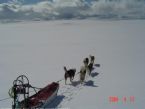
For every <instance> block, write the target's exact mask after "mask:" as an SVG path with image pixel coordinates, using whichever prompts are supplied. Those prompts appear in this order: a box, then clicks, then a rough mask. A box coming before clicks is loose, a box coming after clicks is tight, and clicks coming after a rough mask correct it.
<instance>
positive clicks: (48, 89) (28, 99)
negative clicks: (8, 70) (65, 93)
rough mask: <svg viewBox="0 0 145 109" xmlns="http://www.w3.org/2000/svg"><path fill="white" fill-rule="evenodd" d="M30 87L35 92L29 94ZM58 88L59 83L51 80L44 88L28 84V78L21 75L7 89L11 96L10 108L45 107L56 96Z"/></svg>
mask: <svg viewBox="0 0 145 109" xmlns="http://www.w3.org/2000/svg"><path fill="white" fill-rule="evenodd" d="M32 89H33V90H34V91H35V94H33V95H31V96H30V90H32ZM58 89H59V84H58V83H56V82H52V83H51V84H48V85H47V86H45V87H44V88H36V87H33V86H31V85H30V84H29V80H28V78H27V77H26V76H25V75H21V76H19V77H17V79H16V80H15V81H14V82H13V87H12V88H11V90H10V91H9V95H10V96H11V97H13V103H12V109H18V108H19V109H26V108H29V109H34V108H46V106H47V105H49V104H50V103H51V102H52V101H53V100H54V99H55V97H56V96H57V92H58ZM37 90H38V91H37Z"/></svg>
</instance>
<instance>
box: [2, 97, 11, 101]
mask: <svg viewBox="0 0 145 109" xmlns="http://www.w3.org/2000/svg"><path fill="white" fill-rule="evenodd" d="M8 99H11V97H8V98H3V99H0V101H5V100H8Z"/></svg>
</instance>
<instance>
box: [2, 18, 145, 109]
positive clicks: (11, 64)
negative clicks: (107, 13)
mask: <svg viewBox="0 0 145 109" xmlns="http://www.w3.org/2000/svg"><path fill="white" fill-rule="evenodd" d="M144 28H145V20H120V21H119V20H118V21H117V20H116V21H111V20H110V21H109V20H108V21H107V20H60V21H37V22H21V23H7V24H0V86H1V88H0V99H3V98H6V97H8V93H7V92H8V90H9V88H10V87H11V86H12V82H13V80H14V79H16V77H17V76H19V75H21V74H25V75H26V76H28V78H29V80H30V83H31V84H32V85H34V86H37V87H44V86H45V85H47V84H48V83H51V82H52V81H57V80H59V79H62V78H63V76H64V71H63V66H66V67H67V68H76V69H77V72H78V71H79V69H80V67H81V66H82V65H83V63H82V61H83V59H84V58H85V57H88V56H89V55H90V54H92V55H94V56H95V57H96V60H95V63H99V64H100V65H101V67H100V68H95V70H94V71H93V72H92V77H88V76H87V79H86V83H85V84H84V85H80V84H78V80H79V75H76V77H75V80H74V85H67V86H66V85H64V81H61V82H60V89H59V92H58V97H57V98H56V99H55V102H53V103H52V104H51V105H49V106H48V107H55V108H57V107H58V108H70V109H144V108H145V104H144V102H145V36H144V35H145V31H144ZM68 83H69V81H68ZM113 96H117V97H118V98H119V101H118V102H117V103H113V102H110V101H109V97H113ZM130 96H133V97H134V98H135V99H134V102H131V101H130V100H129V98H130ZM124 97H127V101H126V102H124V101H123V100H122V99H123V98H124ZM3 107H4V108H7V107H11V100H6V101H1V102H0V108H3Z"/></svg>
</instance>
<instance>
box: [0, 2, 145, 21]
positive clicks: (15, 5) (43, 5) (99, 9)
mask: <svg viewBox="0 0 145 109" xmlns="http://www.w3.org/2000/svg"><path fill="white" fill-rule="evenodd" d="M144 10H145V0H91V1H90V2H88V1H86V0H49V1H46V0H45V1H43V0H42V1H41V2H37V3H35V4H23V3H20V2H17V0H16V2H8V3H2V4H0V20H51V19H74V18H77V19H82V18H83V19H84V18H90V17H94V18H97V19H111V18H113V19H114V18H115V19H124V18H127V19H144V18H145V11H144Z"/></svg>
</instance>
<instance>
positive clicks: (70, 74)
mask: <svg viewBox="0 0 145 109" xmlns="http://www.w3.org/2000/svg"><path fill="white" fill-rule="evenodd" d="M64 71H65V74H64V78H65V84H66V81H67V78H70V82H72V80H73V79H74V76H75V72H76V69H69V70H67V69H66V67H65V66H64Z"/></svg>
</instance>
